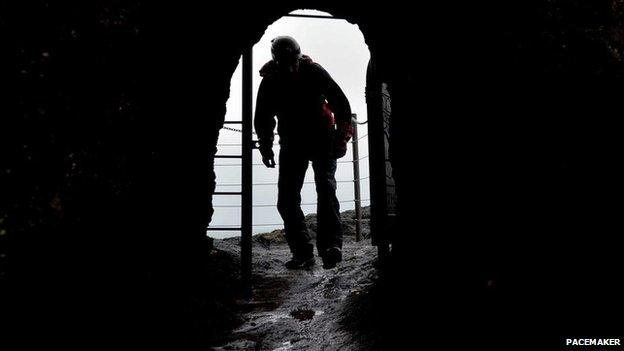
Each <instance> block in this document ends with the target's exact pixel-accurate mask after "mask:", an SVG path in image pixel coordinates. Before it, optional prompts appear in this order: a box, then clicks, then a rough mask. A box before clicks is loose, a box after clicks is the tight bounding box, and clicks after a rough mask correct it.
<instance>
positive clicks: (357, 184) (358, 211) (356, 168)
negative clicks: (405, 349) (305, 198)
mask: <svg viewBox="0 0 624 351" xmlns="http://www.w3.org/2000/svg"><path fill="white" fill-rule="evenodd" d="M228 122H229V121H226V123H227V124H234V123H228ZM352 123H353V130H354V133H353V137H352V140H351V141H350V143H351V145H352V153H353V157H352V160H341V161H337V163H339V164H348V163H350V164H352V165H353V179H340V180H336V183H353V192H354V198H352V199H348V200H342V201H339V203H341V204H343V203H350V202H353V203H354V208H355V217H356V218H355V223H356V228H355V237H356V240H357V241H360V240H361V232H362V227H361V222H362V203H363V202H369V201H370V199H362V198H361V181H362V180H367V179H369V176H366V177H360V161H361V160H363V159H366V158H368V155H365V156H362V157H360V155H359V141H360V140H362V139H363V138H365V137H367V136H368V134H365V135H364V136H361V137H358V133H357V126H358V125H362V124H365V123H367V122H366V121H365V122H358V121H357V115H356V114H353V115H352ZM223 129H224V130H228V131H233V132H239V133H243V130H242V129H237V128H232V127H225V126H224V127H223ZM254 134H255V133H254ZM254 143H255V142H254ZM274 145H277V146H278V147H279V143H275V144H274ZM217 146H241V147H242V146H243V144H242V143H220V144H218V145H217ZM215 158H216V159H241V157H240V156H239V155H215ZM241 161H242V160H241ZM276 165H278V163H277V164H276ZM214 166H215V167H243V164H242V162H241V163H238V164H218V163H216V164H215V165H214ZM252 166H264V164H263V163H252ZM339 167H340V165H339ZM303 184H304V185H306V184H307V185H311V184H315V182H314V181H305V182H304V183H303ZM251 185H252V186H276V185H277V182H257V183H252V184H251ZM242 186H243V184H242V181H241V183H225V184H219V183H218V182H217V187H241V188H242ZM242 194H243V191H242V190H241V191H215V192H214V195H217V196H220V195H242ZM316 205H317V203H316V202H304V203H301V206H316ZM213 207H214V208H241V209H242V204H241V205H237V204H233V205H232V204H223V205H213ZM251 207H252V209H253V208H271V207H273V208H276V204H264V203H259V204H253V203H252V205H251ZM280 225H283V223H253V220H252V223H251V227H271V226H280ZM242 228H243V224H242V223H241V224H225V223H211V224H210V226H209V227H208V228H207V230H208V231H240V230H242Z"/></svg>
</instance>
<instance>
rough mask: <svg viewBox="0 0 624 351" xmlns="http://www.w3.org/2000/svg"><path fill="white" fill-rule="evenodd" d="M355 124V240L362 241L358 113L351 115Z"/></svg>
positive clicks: (352, 122)
mask: <svg viewBox="0 0 624 351" xmlns="http://www.w3.org/2000/svg"><path fill="white" fill-rule="evenodd" d="M351 124H352V125H353V142H352V144H353V193H354V195H355V240H356V241H360V239H361V233H362V207H361V204H362V202H361V196H360V152H359V148H358V142H359V140H358V132H357V129H358V124H357V115H356V114H355V113H354V114H352V115H351Z"/></svg>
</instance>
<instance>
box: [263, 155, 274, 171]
mask: <svg viewBox="0 0 624 351" xmlns="http://www.w3.org/2000/svg"><path fill="white" fill-rule="evenodd" d="M262 163H264V165H265V166H267V168H275V158H274V157H273V156H267V157H265V156H264V155H263V156H262Z"/></svg>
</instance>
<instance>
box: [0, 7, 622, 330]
mask: <svg viewBox="0 0 624 351" xmlns="http://www.w3.org/2000/svg"><path fill="white" fill-rule="evenodd" d="M1 6H2V11H1V13H0V19H1V21H0V26H1V27H2V32H3V33H4V34H3V36H4V40H3V41H2V53H3V57H4V58H5V59H6V61H5V63H4V64H3V65H2V68H1V70H2V75H3V77H5V78H3V79H2V81H3V85H5V87H6V88H7V89H5V91H6V93H5V94H4V96H3V98H2V100H1V101H2V107H1V108H2V116H3V117H2V122H0V123H2V128H0V133H2V140H1V141H0V143H1V145H2V151H1V152H2V155H3V158H2V163H3V164H2V170H1V171H2V173H1V175H0V177H1V178H0V179H1V189H2V195H1V200H0V201H1V202H0V206H1V207H0V211H1V212H0V243H1V245H0V250H1V251H2V252H1V255H2V256H1V258H0V260H1V274H2V276H1V277H0V280H1V281H2V284H3V285H4V286H7V287H9V288H8V289H3V290H4V292H3V294H6V296H7V297H6V298H4V299H3V302H2V304H6V305H7V306H12V308H14V309H15V311H18V313H16V314H14V315H13V316H15V318H16V320H14V322H15V325H18V326H26V327H28V328H31V329H37V328H40V329H45V327H46V326H47V325H49V324H52V323H53V318H52V317H50V316H51V315H53V314H54V313H55V312H59V311H61V310H65V311H68V312H69V313H73V314H75V315H76V316H81V317H82V318H84V319H85V320H91V319H93V317H94V316H104V315H108V314H110V313H111V311H118V312H119V313H121V314H127V315H128V316H129V317H128V318H127V319H126V320H124V321H122V322H120V325H119V326H117V327H116V328H114V329H113V330H114V331H113V332H112V334H113V335H116V334H117V333H121V332H122V330H127V329H131V328H125V327H129V326H130V325H131V324H132V323H134V322H138V321H141V320H143V319H144V318H145V310H148V309H150V307H149V306H151V305H150V304H149V303H145V301H146V300H149V299H150V297H149V296H152V295H154V293H152V292H153V291H159V292H158V293H157V294H156V295H158V297H159V298H162V297H163V296H173V295H175V296H178V295H184V294H185V291H190V290H194V289H199V290H202V291H206V290H210V284H211V283H210V282H205V281H201V279H198V277H201V276H202V274H203V273H202V272H203V268H202V264H201V262H202V257H204V255H205V254H206V246H207V245H208V244H207V243H205V242H204V240H203V239H202V237H203V235H204V233H205V227H206V225H207V221H208V218H209V213H210V195H211V191H212V187H211V171H212V161H211V159H212V156H213V154H214V150H215V145H216V141H217V137H218V131H219V129H220V127H221V125H222V121H223V117H224V114H225V102H226V100H227V98H228V96H229V82H230V79H231V75H232V73H233V71H234V69H235V67H236V65H237V62H238V59H239V57H240V54H241V52H242V50H243V49H244V48H246V47H249V46H251V45H253V44H254V43H255V42H256V41H258V40H259V39H260V37H261V36H262V34H263V31H264V29H265V28H266V27H267V26H268V25H269V24H271V23H272V22H273V21H275V20H277V19H278V18H279V17H281V16H282V15H284V14H286V13H288V12H289V11H291V10H294V9H298V8H314V9H318V10H322V11H327V12H330V13H332V14H333V15H336V16H342V17H345V18H346V19H347V20H349V21H350V22H351V23H356V24H357V25H358V26H359V27H360V29H361V30H362V32H363V34H364V37H365V40H366V43H367V45H368V46H369V48H370V51H371V54H372V55H373V57H374V58H376V59H377V60H378V62H379V66H380V68H381V70H382V72H383V76H384V79H385V80H386V81H387V82H388V83H389V85H390V90H391V94H392V98H393V113H394V115H393V119H392V123H393V126H392V149H393V155H392V158H393V166H394V168H395V172H396V174H395V176H396V178H397V182H398V186H399V201H400V206H401V210H400V211H401V216H402V218H404V219H406V218H410V222H407V221H403V222H402V224H403V225H404V228H405V229H402V231H401V233H399V234H397V235H396V239H395V240H396V244H395V248H396V249H397V253H398V254H399V255H404V256H408V255H411V254H412V253H414V252H415V253H417V255H416V257H418V260H422V262H423V263H427V266H428V267H430V266H431V267H434V268H433V269H432V270H430V271H429V273H427V274H431V275H432V276H433V275H437V274H438V273H443V274H442V275H444V276H446V277H452V278H449V279H448V280H445V281H446V282H447V283H445V284H443V285H442V286H445V287H447V288H448V287H449V286H447V285H449V284H450V286H454V287H455V288H457V287H460V288H461V289H462V291H470V292H471V293H474V294H477V295H478V294H480V292H481V291H482V290H483V289H484V288H483V287H484V285H483V284H485V282H488V281H492V280H493V279H498V280H500V281H501V282H502V283H500V284H501V285H502V286H503V287H504V288H501V290H502V291H503V293H501V294H502V295H503V296H514V294H515V293H514V292H513V291H519V290H522V291H523V292H526V293H529V294H531V295H530V296H539V298H538V297H535V298H536V299H547V300H548V299H550V298H554V297H557V296H556V295H557V294H558V293H557V291H559V290H557V289H560V288H561V287H566V288H572V289H581V291H586V290H587V289H588V288H587V287H586V286H584V285H581V286H577V285H574V284H572V283H570V284H568V283H565V284H563V285H557V284H558V283H560V282H562V281H563V282H566V281H567V278H570V277H572V276H574V275H575V274H581V276H583V277H585V278H587V279H593V280H597V282H596V284H598V286H600V287H602V288H604V289H605V291H610V292H609V296H610V294H611V293H616V292H618V291H619V290H617V289H615V285H611V283H610V282H605V281H602V280H600V279H598V278H596V277H599V276H603V275H605V276H609V275H610V274H611V273H615V272H617V270H616V268H615V265H614V261H613V259H614V257H615V256H611V255H600V256H594V255H593V254H591V256H589V257H587V256H583V257H585V258H586V259H580V258H579V256H578V253H579V252H581V251H582V250H581V248H583V247H585V248H587V247H596V248H605V247H606V248H607V249H608V248H612V246H610V245H609V244H610V243H612V240H613V231H611V230H609V229H607V228H608V227H609V225H610V224H611V223H612V221H613V218H614V217H613V216H614V213H613V212H614V210H615V208H614V207H612V206H610V205H609V203H610V201H611V200H614V198H615V197H616V195H615V193H616V190H617V186H616V184H617V178H618V175H619V174H620V173H619V169H618V165H619V162H618V161H617V160H618V153H617V151H616V150H618V149H619V148H618V146H619V142H620V138H619V136H618V135H617V133H615V131H616V129H614V127H613V125H612V122H613V120H614V119H615V118H617V115H616V114H614V112H613V109H612V108H615V107H616V102H617V101H618V100H617V98H616V96H617V93H619V92H620V90H619V89H620V88H621V86H622V80H623V79H624V78H623V77H624V76H623V75H624V73H623V72H624V71H623V69H622V55H623V54H624V53H623V48H624V34H623V29H622V28H623V27H624V25H623V24H624V22H623V21H624V20H623V15H622V12H623V6H624V5H623V3H622V1H620V0H609V1H607V0H603V1H591V2H590V1H571V2H569V1H535V2H522V1H515V2H507V3H506V4H500V3H495V2H491V3H488V2H485V3H481V4H479V5H475V4H451V3H444V4H433V3H421V4H418V5H416V6H414V7H413V8H411V9H409V10H408V9H407V8H404V7H403V5H399V4H398V3H393V2H390V3H383V4H382V3H370V4H366V5H365V4H363V3H352V2H344V3H342V2H341V3H336V2H329V1H298V2H296V3H291V4H288V5H280V4H278V3H276V4H258V5H245V6H242V5H241V4H226V5H225V6H223V7H220V8H219V9H217V8H211V7H205V6H200V5H198V4H192V3H191V2H175V3H174V2H166V3H163V4H158V5H156V4H150V3H145V2H139V1H129V2H121V1H100V2H98V3H97V5H96V6H87V5H85V4H83V3H81V2H64V3H63V4H60V3H56V4H53V3H50V2H45V1H29V2H22V3H18V2H9V3H3V4H2V5H1ZM412 214H419V215H417V216H416V217H412ZM412 218H416V219H415V220H414V221H413V222H412V221H411V219H412ZM449 243H452V244H451V245H449ZM579 250H581V251H579ZM409 257H412V256H409ZM527 257H532V258H533V259H530V260H529V259H527ZM588 261H589V263H588ZM419 262H420V261H419ZM458 262H461V263H466V262H469V264H458ZM579 272H580V273H579ZM553 276H556V277H557V278H556V279H554V280H550V278H551V277H553ZM528 281H537V282H539V283H538V285H540V286H549V287H556V289H554V290H553V289H546V290H548V291H549V294H552V295H553V296H551V295H548V296H544V295H540V294H541V293H540V292H539V289H536V288H535V286H531V285H530V284H529V285H527V284H526V283H527V282H528ZM448 282H451V283H448ZM555 282H556V283H555ZM601 284H603V285H601ZM613 284H615V283H613ZM608 288H612V289H608ZM505 289H507V290H505ZM518 289H519V290H518ZM163 291H164V292H163ZM601 291H602V290H601ZM176 294H178V295H176ZM506 294H507V295H506ZM579 294H580V293H579ZM100 296H108V297H109V298H108V300H107V302H106V303H96V302H95V301H97V300H98V299H97V297H100ZM575 296H576V295H575ZM165 299H166V298H165ZM540 301H541V300H540ZM549 301H550V300H549ZM608 301H611V300H608ZM109 305H114V308H113V309H110V308H109V307H110V306H109ZM16 306H17V307H16ZM61 306H63V307H61ZM79 306H88V307H89V308H88V309H87V311H85V309H83V308H81V307H79ZM177 309H178V307H172V310H177ZM41 315H43V316H45V318H37V317H38V316H41ZM20 318H23V320H19V319H20ZM76 318H79V317H76ZM18 320H19V321H18ZM33 320H34V321H35V322H33ZM33 323H34V324H33ZM94 324H97V322H94ZM96 333H97V332H96ZM54 337H55V338H62V337H63V336H62V335H54Z"/></svg>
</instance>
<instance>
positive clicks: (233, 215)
mask: <svg viewBox="0 0 624 351" xmlns="http://www.w3.org/2000/svg"><path fill="white" fill-rule="evenodd" d="M278 35H290V36H292V37H294V38H296V39H297V41H298V42H299V43H300V45H301V47H302V53H303V54H306V55H309V56H311V57H312V59H313V60H314V61H315V62H318V63H320V64H321V65H322V66H323V67H324V68H325V69H327V71H328V72H329V73H330V74H331V75H332V77H333V78H334V80H336V82H337V83H338V85H339V86H341V88H342V89H343V91H344V92H345V94H346V95H347V98H348V99H349V101H350V103H351V107H352V111H353V112H355V114H356V116H355V117H356V119H357V124H355V125H356V130H357V131H358V134H357V136H356V137H355V139H354V140H356V141H357V143H356V144H350V145H349V149H348V150H347V155H346V156H345V157H344V158H342V159H340V160H338V171H337V172H336V179H337V182H338V190H337V196H338V199H339V201H340V202H341V211H344V210H351V209H356V210H357V209H358V208H359V207H360V205H363V206H367V205H370V204H371V196H370V188H369V179H370V176H369V163H368V162H366V160H367V159H368V158H369V155H368V149H369V145H368V140H369V138H368V133H369V130H368V129H369V126H368V124H366V123H365V122H366V121H367V120H368V113H369V109H367V106H366V98H365V91H366V79H367V73H366V72H367V67H368V65H369V61H370V52H369V50H368V46H367V45H366V43H365V42H364V36H363V34H362V32H361V31H360V29H359V28H358V27H357V26H356V25H353V24H351V23H349V22H347V21H346V20H344V19H342V18H338V17H333V16H332V15H330V14H329V13H325V12H320V11H314V10H297V11H293V12H291V13H289V14H287V15H285V16H283V17H282V18H280V19H278V20H277V21H275V22H274V23H273V24H271V25H270V26H269V27H267V29H266V31H265V34H264V36H263V37H262V38H261V39H260V40H259V41H258V42H257V43H256V44H255V46H254V47H253V48H249V49H247V50H245V51H244V52H243V55H242V57H241V61H240V63H239V66H238V67H237V69H236V71H235V72H234V74H233V76H232V80H231V87H230V99H229V100H228V102H227V113H226V118H225V123H226V124H225V125H224V128H223V129H222V131H221V133H220V136H219V144H218V149H219V152H218V153H217V160H216V162H215V171H216V173H217V189H216V192H215V195H217V196H215V198H214V207H215V214H214V217H213V218H214V219H215V220H214V223H213V224H211V228H209V229H212V230H211V232H210V234H211V235H213V236H214V237H216V238H224V237H230V236H237V234H238V232H239V231H240V233H241V255H242V261H241V264H242V268H243V273H244V276H243V279H244V280H245V281H247V280H248V279H250V277H251V246H252V245H251V243H252V235H253V234H256V233H261V232H267V231H271V230H275V229H279V228H281V227H282V226H283V224H282V223H281V218H280V217H279V214H278V213H277V209H276V201H277V199H276V194H277V174H278V169H277V168H275V169H267V168H265V167H264V165H263V164H262V162H261V158H260V155H259V153H258V152H255V151H253V149H254V148H255V141H254V139H255V135H254V134H253V113H254V112H253V110H254V106H255V97H256V95H257V91H258V87H259V83H260V79H259V78H260V77H259V75H258V71H259V69H260V67H261V66H262V65H263V64H264V63H266V62H267V61H268V60H270V58H271V57H270V40H271V39H273V38H274V37H276V36H278ZM278 138H279V136H276V146H274V151H275V154H276V160H277V159H278V157H279V143H277V141H278ZM354 146H357V150H356V151H357V152H355V153H354V152H353V151H354ZM312 175H313V172H312V171H309V172H307V174H306V180H305V181H304V188H303V190H302V208H303V210H304V213H305V214H309V213H312V212H313V211H315V205H316V193H315V191H314V182H313V180H312V179H310V178H311V177H312ZM355 218H356V221H355V224H356V225H358V226H359V225H360V223H361V221H358V220H357V219H358V218H361V215H360V216H358V214H356V215H355ZM364 220H368V219H364Z"/></svg>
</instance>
